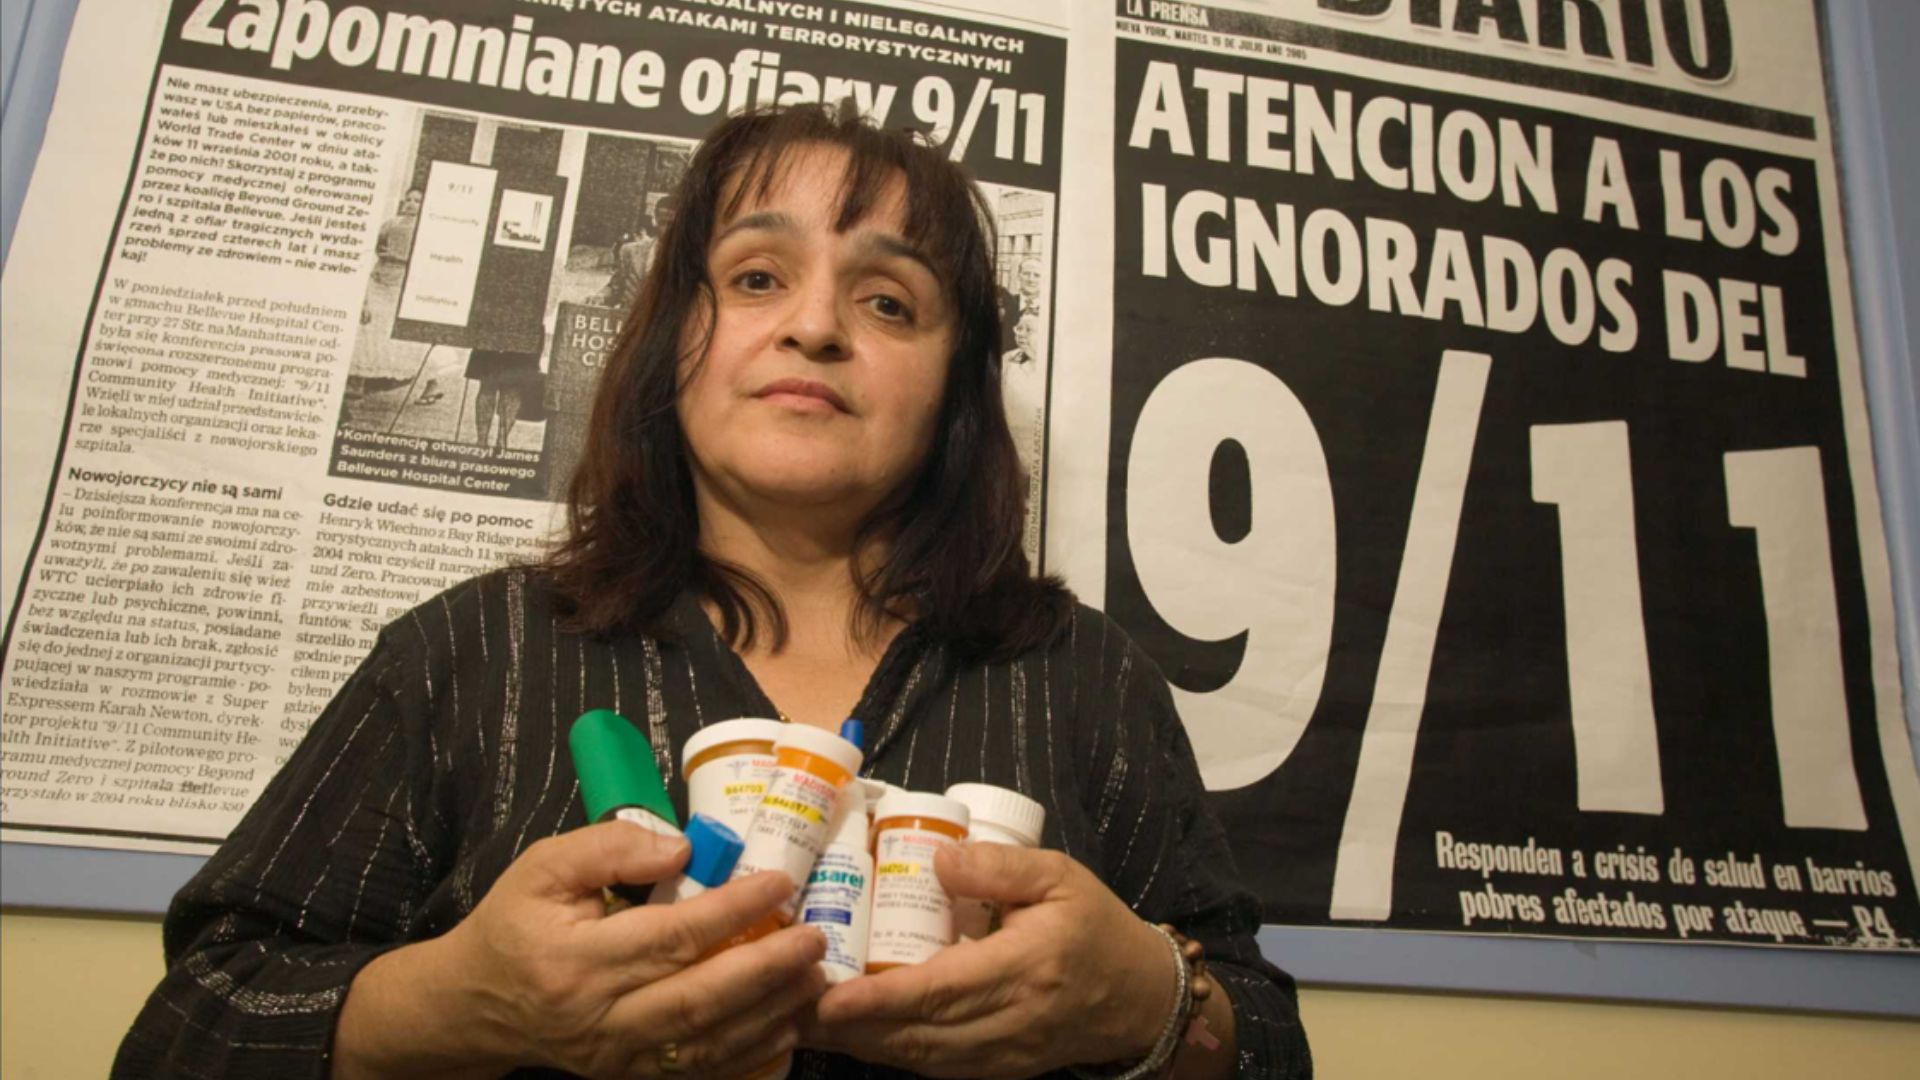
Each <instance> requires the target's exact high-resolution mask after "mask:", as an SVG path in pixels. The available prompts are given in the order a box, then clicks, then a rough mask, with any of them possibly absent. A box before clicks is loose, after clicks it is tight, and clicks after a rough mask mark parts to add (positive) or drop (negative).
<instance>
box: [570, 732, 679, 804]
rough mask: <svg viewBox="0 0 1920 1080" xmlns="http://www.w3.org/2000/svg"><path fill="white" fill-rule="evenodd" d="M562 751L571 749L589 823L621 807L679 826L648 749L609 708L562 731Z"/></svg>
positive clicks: (644, 739) (647, 745) (639, 737)
mask: <svg viewBox="0 0 1920 1080" xmlns="http://www.w3.org/2000/svg"><path fill="white" fill-rule="evenodd" d="M567 747H568V748H569V749H570V750H572V751H573V771H574V772H575V773H576V774H578V775H579V777H580V801H581V802H583V803H585V804H586V806H587V820H588V821H599V820H601V819H602V818H604V817H606V815H607V814H608V813H609V812H611V811H614V810H618V809H620V808H621V807H623V806H638V807H640V808H641V809H643V810H646V811H647V812H648V813H651V814H653V815H654V816H655V817H657V818H659V819H661V820H662V821H665V822H667V823H668V824H670V825H678V824H679V823H680V819H679V817H678V816H677V815H675V814H674V812H673V800H672V799H671V798H669V797H668V796H667V786H666V785H665V784H663V783H661V782H660V770H659V768H657V767H656V766H655V765H654V763H653V747H652V746H651V745H650V744H648V742H647V737H646V736H645V735H642V734H640V729H639V728H636V727H634V726H633V725H632V724H630V723H628V722H627V718H626V717H624V716H621V715H620V714H619V713H617V712H613V711H611V710H608V709H594V710H593V711H592V712H587V713H582V714H581V716H580V718H579V719H578V720H575V721H574V722H573V727H572V729H571V730H569V731H568V732H567Z"/></svg>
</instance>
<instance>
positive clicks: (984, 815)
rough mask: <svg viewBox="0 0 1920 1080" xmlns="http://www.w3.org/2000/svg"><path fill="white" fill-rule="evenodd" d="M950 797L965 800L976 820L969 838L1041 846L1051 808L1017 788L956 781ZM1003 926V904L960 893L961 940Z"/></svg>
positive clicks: (956, 906)
mask: <svg viewBox="0 0 1920 1080" xmlns="http://www.w3.org/2000/svg"><path fill="white" fill-rule="evenodd" d="M947 798H949V799H955V800H958V801H959V802H961V803H964V804H965V805H966V808H967V813H968V814H969V815H970V816H971V818H972V824H970V825H969V826H968V827H967V839H969V840H972V841H974V842H976V843H987V844H1007V845H1009V846H1012V847H1023V848H1037V847H1039V846H1040V830H1041V829H1043V828H1044V827H1045V826H1046V824H1047V808H1046V807H1044V806H1041V805H1040V804H1039V803H1037V802H1034V801H1033V800H1032V799H1029V798H1027V797H1026V796H1025V795H1022V794H1020V793H1019V792H1017V791H1013V790H1010V789H1008V788H1003V787H995V786H994V785H992V784H955V785H953V786H952V787H949V788H948V789H947ZM999 926H1000V906H999V905H998V904H995V903H994V902H992V901H991V900H976V899H974V898H972V897H964V896H956V897H954V900H953V931H954V934H955V935H956V936H957V938H958V939H959V940H961V941H977V940H979V939H980V938H983V937H986V936H987V935H988V934H990V933H992V932H993V931H994V930H996V929H998V928H999Z"/></svg>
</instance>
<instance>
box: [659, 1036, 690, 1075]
mask: <svg viewBox="0 0 1920 1080" xmlns="http://www.w3.org/2000/svg"><path fill="white" fill-rule="evenodd" d="M653 1056H654V1060H655V1061H656V1062H657V1063H658V1064H659V1065H660V1071H661V1072H663V1073H679V1072H685V1071H686V1068H687V1067H686V1066H685V1065H682V1064H680V1044H679V1043H661V1044H660V1049H658V1050H655V1051H654V1052H653Z"/></svg>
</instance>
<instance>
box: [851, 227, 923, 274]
mask: <svg viewBox="0 0 1920 1080" xmlns="http://www.w3.org/2000/svg"><path fill="white" fill-rule="evenodd" d="M854 250H855V251H856V252H858V253H860V254H862V255H867V254H874V255H882V256H887V257H889V258H896V259H910V260H912V261H913V262H917V263H919V264H920V265H921V266H923V267H925V268H926V271H927V273H929V274H931V275H933V280H935V281H939V280H941V277H940V272H939V271H938V270H937V269H935V268H934V265H933V260H932V259H931V258H929V257H928V255H927V253H926V252H925V251H922V250H921V249H920V248H918V247H915V246H914V245H912V244H909V243H907V242H906V241H905V240H902V239H900V238H899V237H898V236H895V235H894V234H892V233H890V232H881V231H879V230H877V229H862V230H861V231H860V234H859V235H858V236H856V237H855V238H854Z"/></svg>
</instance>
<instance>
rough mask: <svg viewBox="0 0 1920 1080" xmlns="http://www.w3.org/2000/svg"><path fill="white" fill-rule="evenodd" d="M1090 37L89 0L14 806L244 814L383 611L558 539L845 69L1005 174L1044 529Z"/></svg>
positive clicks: (876, 105) (868, 18)
mask: <svg viewBox="0 0 1920 1080" xmlns="http://www.w3.org/2000/svg"><path fill="white" fill-rule="evenodd" d="M1003 6H1004V5H1003ZM1026 6H1027V7H1029V8H1031V5H1026ZM1043 10H1044V7H1043ZM1066 49H1067V42H1066V36H1065V31H1064V28H1063V27H1062V26H1060V25H1057V24H1056V25H1046V24H1042V23H1038V22H1035V21H1034V19H1033V17H1032V12H1031V11H1028V12H1026V13H1025V14H1024V15H1022V16H1021V17H1018V18H1009V17H1007V16H1006V15H1005V13H1002V14H999V15H994V14H974V15H968V14H964V13H961V9H956V8H955V7H954V6H952V5H938V6H934V5H917V6H916V5H869V4H852V3H848V4H832V5H823V4H801V3H787V2H778V3H775V2H765V3H729V4H713V3H684V4H662V3H644V4H643V3H636V2H628V0H580V2H577V3H575V2H564V3H556V2H546V3H535V2H530V0H485V2H481V0H397V2H395V3H392V4H383V5H363V4H347V3H329V2H324V0H312V2H308V3H302V4H286V5H279V4H272V3H254V2H251V0H242V2H227V0H177V2H174V3H171V4H167V3H143V4H137V5H136V4H125V3H105V2H101V0H88V2H87V3H85V4H84V5H83V6H82V8H81V10H80V11H79V14H78V16H77V20H76V23H75V27H74V31H73V36H72V39H71V41H70V44H69V50H68V56H67V61H66V66H65V69H64V70H63V75H62V78H63V84H64V85H65V86H73V85H82V86H85V87H86V88H87V93H82V94H73V93H67V92H65V90H64V89H63V94H62V98H61V101H60V103H59V105H58V106H57V107H56V111H55V115H54V116H53V118H52V123H51V128H50V135H49V138H48V143H47V146H46V148H45V150H44V151H43V156H42V159H41V165H40V168H39V173H38V176H37V178H36V180H35V183H34V186H33V188H32V192H31V195H30V199H29V202H28V204H27V206H26V208H25V210H24V213H23V215H22V226H21V230H20V235H19V237H18V239H17V242H16V244H15V247H14V249H13V252H12V254H11V256H10V259H9V262H8V265H7V269H6V279H5V288H6V303H5V312H6V314H5V318H6V324H5V335H6V341H7V349H6V356H5V369H4V370H5V376H6V380H7V381H6V387H7V389H6V397H7V403H8V407H9V409H10V410H11V409H12V408H13V406H14V404H15V402H18V401H25V400H28V399H29V398H32V399H34V400H37V402H38V403H39V404H38V408H39V409H40V410H41V411H42V412H46V413H49V414H51V415H50V416H49V417H46V418H36V417H32V416H27V417H23V418H22V422H19V423H16V422H15V420H14V418H13V417H12V416H11V415H10V417H9V422H8V430H7V439H8V457H7V465H6V469H7V474H8V475H7V487H8V492H9V499H8V505H7V519H6V521H7V528H6V534H5V535H6V553H5V568H6V579H5V595H6V603H7V604H8V608H7V610H6V613H5V619H6V640H5V661H4V674H3V676H0V678H4V685H0V700H4V725H0V739H3V740H4V748H5V755H4V773H3V774H0V800H3V805H0V827H3V828H4V836H5V838H6V839H7V840H10V841H18V840H29V841H36V842H48V843H65V844H73V845H81V846H106V847H121V848H129V849H145V850H177V851H207V850H210V848H211V846H212V845H214V844H217V843H218V842H219V841H220V839H221V838H222V837H224V836H225V835H226V833H227V832H228V830H229V829H230V828H231V826H232V825H233V823H234V822H235V821H237V820H238V818H239V816H240V814H241V813H242V812H243V811H244V809H245V808H246V807H247V806H248V805H249V804H250V803H251V802H252V800H253V798H254V797H255V795H257V793H258V792H259V791H260V789H261V788H262V787H263V786H264V785H265V784H266V782H267V780H268V779H269V778H270V777H271V776H272V775H273V773H274V772H275V770H276V768H277V767H278V765H279V764H280V763H281V762H282V761H284V760H285V758H286V756H287V755H288V753H289V752H290V751H291V749H292V747H293V746H294V745H296V744H297V743H298V741H299V739H300V738H301V736H302V734H303V733H304V731H305V728H306V726H307V724H308V723H309V722H310V720H311V719H312V718H313V717H314V716H315V715H316V714H317V713H318V712H319V710H320V708H321V706H322V705H324V704H325V702H326V701H327V699H328V698H329V697H331V695H332V694H333V692H334V690H335V688H336V687H337V686H338V685H339V683H340V682H341V681H342V680H343V679H344V678H345V677H346V675H347V674H348V672H350V671H351V670H352V668H353V667H354V665H355V664H357V663H358V662H359V660H360V659H361V657H363V656H364V655H365V654H366V652H367V650H368V649H369V648H370V647H371V645H372V643H373V635H374V634H375V633H376V632H377V631H378V630H379V628H380V627H381V626H383V625H385V624H386V623H387V622H389V621H391V620H392V619H394V618H396V617H398V616H400V615H403V614H404V613H405V612H406V611H408V610H409V609H411V608H412V607H413V606H414V605H416V604H418V603H419V602H421V601H423V600H425V599H427V598H428V597H430V596H432V595H433V594H434V593H436V592H438V591H440V590H441V589H444V588H446V587H448V586H450V585H452V584H454V583H456V582H458V581H460V580H462V579H464V578H467V577H469V576H472V575H474V574H476V573H480V572H484V571H486V570H488V569H490V568H492V567H495V566H498V565H500V564H501V563H502V562H504V561H506V560H510V559H517V558H526V557H529V556H533V555H537V554H538V553H539V552H540V551H541V550H542V548H543V545H544V542H545V540H546V538H547V537H548V535H549V531H550V529H551V528H552V527H553V525H554V524H555V521H556V507H555V502H556V501H557V500H559V499H561V498H563V497H564V492H565V490H566V485H567V480H568V477H569V476H570V475H571V472H572V470H573V467H574V465H575V464H576V463H577V462H578V460H579V457H580V447H581V442H582V439H583V435H584V425H585V417H586V414H587V410H588V406H589V404H590V402H591V400H592V396H593V389H594V385H595V380H596V377H597V375H598V372H599V370H600V368H601V367H602V366H603V365H604V363H605V361H606V355H607V351H608V349H609V348H611V346H612V343H613V340H614V338H615V336H616V335H617V333H618V331H619V328H620V325H621V322H622V320H623V319H624V318H625V317H626V315H627V312H628V310H629V309H630V308H631V306H632V303H633V300H634V296H635V294H636V293H637V291H638V286H639V281H640V278H641V277H642V276H643V275H644V274H645V273H646V270H647V267H648V266H649V263H650V259H651V257H652V252H653V246H654V244H655V242H656V240H657V237H658V236H659V233H660V229H661V228H662V226H663V225H664V224H665V222H666V221H667V220H668V219H669V218H670V216H671V214H672V213H673V205H672V197H671V193H672V191H673V190H674V187H675V185H676V183H677V182H678V180H679V178H680V176H681V175H682V173H683V172H684V171H685V170H686V168H687V165H688V162H689V159H690V155H691V154H692V152H693V150H694V147H695V145H696V142H697V140H698V139H699V138H700V137H701V136H702V135H703V134H704V133H705V132H706V131H708V130H709V129H710V128H712V127H713V126H714V125H715V124H716V123H717V122H718V121H719V120H720V119H721V118H722V117H724V116H725V115H727V114H728V113H730V112H735V111H738V110H741V109H745V108H751V107H755V106H762V105H771V104H774V103H791V102H816V101H817V102H826V103H830V104H831V103H838V102H841V101H849V100H850V101H852V102H853V103H855V105H856V106H857V107H858V108H859V109H860V110H861V112H862V113H863V114H865V115H867V116H868V117H869V118H871V119H872V120H873V121H874V122H876V123H879V124H883V125H885V126H888V127H894V128H911V129H915V130H917V131H920V132H922V133H923V134H924V137H925V138H927V139H929V140H930V141H932V142H933V143H934V144H936V145H939V146H942V147H945V148H946V150H947V152H948V153H949V154H950V155H951V156H952V157H953V158H955V159H956V160H959V161H962V162H964V163H965V165H966V166H967V168H968V169H969V171H970V172H971V173H972V174H973V175H974V176H975V177H976V178H977V179H978V180H979V181H980V183H981V185H982V187H983V190H984V191H985V193H986V196H987V199H988V201H989V203H990V204H991V208H992V210H993V212H994V214H995V216H996V219H997V220H996V224H997V226H998V237H999V245H1000V248H999V251H998V256H999V264H1000V265H999V273H1000V278H1001V288H1002V307H1003V310H1004V311H1005V312H1007V313H1008V314H1009V315H1010V316H1013V318H1012V319H1011V321H1010V324H1009V331H1008V335H1007V340H1006V342H1005V343H1004V346H1003V350H1002V351H1003V360H1004V361H1005V363H1006V365H1007V370H1008V377H1007V379H1006V396H1007V399H1008V402H1007V403H1008V407H1009V410H1010V413H1011V414H1012V416H1013V418H1014V430H1015V432H1016V435H1017V437H1018V438H1019V440H1020V442H1021V447H1022V451H1023V454H1024V455H1025V461H1026V464H1027V468H1028V472H1029V475H1030V477H1031V482H1032V484H1033V491H1032V503H1033V505H1034V506H1035V507H1036V511H1035V513H1034V514H1033V515H1032V517H1031V520H1030V526H1029V536H1028V550H1029V552H1030V553H1031V554H1032V555H1034V556H1035V557H1037V556H1038V554H1039V552H1040V550H1041V543H1042V525H1043V523H1042V516H1043V515H1042V513H1041V512H1040V510H1039V509H1038V508H1040V507H1043V506H1044V494H1043V493H1044V484H1045V476H1046V473H1045V449H1046V442H1047V422H1046V409H1047V402H1048V392H1049V383H1048V356H1049V352H1050V350H1051V348H1052V327H1051V318H1052V316H1051V306H1052V301H1051V294H1052V282H1053V278H1054V267H1055V265H1056V263H1057V258H1058V253H1057V241H1058V238H1057V235H1056V229H1055V207H1056V203H1057V201H1058V199H1059V196H1060V189H1059V175H1060V151H1059V146H1060V131H1061V125H1062V115H1061V111H1060V109H1061V95H1062V81H1063V79H1064V77H1065V67H1066ZM136 58H138V59H136ZM103 170H104V171H105V172H106V178H105V179H103V177H102V172H103ZM67 225H70V227H65V226H67Z"/></svg>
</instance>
